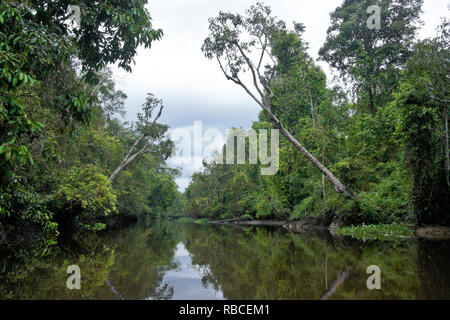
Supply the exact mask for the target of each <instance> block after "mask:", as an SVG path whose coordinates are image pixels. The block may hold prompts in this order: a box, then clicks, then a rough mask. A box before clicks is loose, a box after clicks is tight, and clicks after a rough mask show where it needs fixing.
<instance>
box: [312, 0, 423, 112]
mask: <svg viewBox="0 0 450 320" xmlns="http://www.w3.org/2000/svg"><path fill="white" fill-rule="evenodd" d="M422 4H423V0H382V1H373V0H364V1H361V0H345V1H344V3H343V4H342V5H341V6H339V7H338V8H336V10H335V11H334V12H332V13H331V26H330V27H329V29H328V31H327V39H326V41H325V43H324V45H323V46H322V48H321V49H320V51H319V55H320V56H321V59H322V60H324V61H326V62H328V63H329V64H330V66H331V67H332V68H334V69H336V70H338V71H339V72H340V74H341V76H342V77H344V78H349V79H350V80H352V81H353V83H352V84H353V89H354V92H355V94H356V95H357V96H358V98H359V103H360V104H361V107H363V108H362V109H363V110H368V111H370V112H371V113H372V114H373V115H374V114H375V113H376V112H377V110H378V108H380V107H382V106H383V105H384V104H386V102H388V101H390V95H391V93H392V92H393V91H394V90H395V88H396V84H397V81H398V80H399V78H398V76H399V70H400V69H401V68H403V67H404V66H405V64H406V61H407V59H408V58H409V57H411V56H412V54H413V51H414V49H413V40H414V37H415V32H416V30H417V27H418V26H417V24H418V22H419V19H420V13H421V12H422V11H421V7H422ZM371 5H378V6H379V7H380V9H381V12H380V14H381V26H380V29H379V30H377V29H369V28H368V27H367V20H368V19H369V17H370V14H368V13H367V9H368V8H369V6H371Z"/></svg>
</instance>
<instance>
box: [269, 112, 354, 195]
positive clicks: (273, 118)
mask: <svg viewBox="0 0 450 320" xmlns="http://www.w3.org/2000/svg"><path fill="white" fill-rule="evenodd" d="M264 110H265V112H266V114H267V116H268V117H269V119H270V121H271V122H272V124H273V125H274V126H275V128H277V129H279V130H280V131H281V133H282V134H283V136H284V137H285V138H286V139H287V140H288V141H289V142H290V143H292V144H293V145H294V147H295V148H296V149H297V150H299V151H300V152H301V153H303V155H304V156H305V157H306V158H308V160H309V161H311V162H312V163H313V164H314V165H315V166H316V167H317V168H318V169H319V170H320V171H322V173H323V174H324V175H325V176H326V177H327V179H328V180H329V181H330V182H331V183H332V184H333V185H334V189H335V190H336V192H340V193H343V194H345V195H351V194H350V192H349V191H348V190H347V188H346V187H345V186H344V185H343V184H342V182H340V181H339V179H338V178H336V177H335V176H334V174H333V173H331V171H330V170H328V169H327V168H326V167H325V166H324V165H323V164H322V163H320V161H319V160H317V159H316V158H315V157H314V156H313V155H312V154H311V153H310V152H309V151H308V150H307V149H306V148H305V147H303V146H302V145H301V143H300V142H298V140H297V139H295V137H294V136H293V135H292V134H291V133H290V132H289V131H288V130H286V128H285V127H284V126H283V124H282V123H281V122H280V120H278V118H277V117H276V116H275V115H274V114H273V113H272V112H271V111H270V109H269V108H264Z"/></svg>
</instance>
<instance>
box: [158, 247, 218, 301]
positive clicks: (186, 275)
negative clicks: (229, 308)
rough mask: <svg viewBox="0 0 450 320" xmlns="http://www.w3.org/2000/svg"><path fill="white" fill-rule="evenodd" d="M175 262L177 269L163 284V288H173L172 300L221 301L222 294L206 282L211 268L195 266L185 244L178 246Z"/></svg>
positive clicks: (169, 273) (171, 272)
mask: <svg viewBox="0 0 450 320" xmlns="http://www.w3.org/2000/svg"><path fill="white" fill-rule="evenodd" d="M174 262H175V263H176V264H177V266H178V267H177V268H176V269H173V270H169V271H168V272H167V273H166V274H165V276H164V278H163V280H162V282H163V283H164V285H163V286H169V287H170V288H172V291H173V293H174V294H173V296H172V299H176V300H205V299H208V300H220V299H223V295H222V292H221V291H220V290H216V289H215V288H214V287H213V286H212V285H211V284H210V283H209V282H208V281H204V279H205V277H204V276H205V275H207V274H209V273H210V272H211V271H210V270H209V266H199V265H193V264H192V259H191V257H190V253H189V251H187V250H186V247H185V246H184V244H183V243H181V242H180V243H179V244H178V245H177V249H176V251H175V257H174Z"/></svg>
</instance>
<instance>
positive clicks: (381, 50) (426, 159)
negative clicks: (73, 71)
mask: <svg viewBox="0 0 450 320" xmlns="http://www.w3.org/2000/svg"><path fill="white" fill-rule="evenodd" d="M371 4H373V1H356V0H345V1H344V2H343V4H342V5H341V6H340V7H338V8H337V9H336V10H335V11H334V12H333V13H331V26H330V28H329V29H328V34H327V38H326V42H325V43H324V44H323V46H322V48H321V49H320V52H319V56H320V59H321V60H322V61H325V62H327V63H328V64H329V65H330V66H331V67H332V69H334V70H335V71H337V72H338V74H339V75H340V76H341V78H340V79H341V81H340V83H343V84H345V85H344V86H342V85H341V86H340V85H339V84H338V83H336V82H334V84H333V85H331V86H330V83H333V82H331V81H327V80H329V79H327V78H326V75H325V73H324V72H323V70H322V69H321V68H320V67H319V66H318V65H317V64H316V63H315V61H314V60H313V59H312V57H311V56H310V55H309V54H308V53H307V49H308V44H307V43H306V42H305V41H304V40H303V33H304V32H305V28H304V26H303V25H302V24H299V23H294V30H289V29H288V28H287V27H286V24H285V23H284V22H283V21H278V20H276V19H277V18H276V17H274V16H273V15H271V12H270V8H268V7H265V6H263V5H262V4H257V5H256V6H252V7H251V8H250V9H249V10H248V11H247V13H246V15H245V16H243V15H239V14H236V15H233V14H231V13H220V14H219V16H218V17H217V18H215V19H211V20H210V31H211V36H210V37H209V38H207V40H205V45H204V48H206V49H205V50H204V51H205V54H206V56H207V58H211V57H213V56H214V57H217V58H220V57H222V56H224V55H225V54H226V53H227V52H231V54H230V55H229V56H227V58H228V59H229V60H230V59H233V58H235V57H237V56H239V52H241V53H242V58H241V59H239V58H236V59H235V61H233V63H234V64H231V63H230V64H228V65H227V67H229V68H230V70H231V71H230V76H227V77H228V79H229V80H232V81H234V82H235V83H237V84H239V85H241V83H240V78H239V77H238V76H237V73H238V72H239V71H240V68H241V66H242V65H243V64H245V62H246V61H247V57H249V56H250V54H251V52H250V49H249V48H252V46H254V43H252V42H251V41H247V40H245V39H240V38H239V36H240V33H238V32H235V30H236V29H238V27H242V28H241V29H239V30H240V31H239V32H245V31H246V32H248V34H250V36H255V38H256V43H257V44H258V45H259V44H261V45H264V39H265V40H266V41H267V43H268V44H267V50H270V52H271V54H272V56H273V57H274V60H275V64H274V68H275V69H274V74H275V76H274V81H272V82H271V85H270V88H267V87H266V85H265V83H263V81H261V79H263V80H264V79H266V78H264V76H260V81H261V83H262V84H263V86H264V87H265V88H266V90H265V94H266V95H272V97H271V98H272V100H271V105H270V109H271V110H269V111H270V112H272V113H273V114H275V116H276V117H278V119H279V120H280V122H281V123H282V124H283V125H284V127H286V128H287V129H288V130H289V131H290V133H291V134H292V135H293V136H294V137H295V138H296V139H297V140H298V141H300V142H301V143H302V144H303V145H304V146H305V147H306V148H307V149H308V150H309V151H310V152H311V153H312V154H313V155H314V156H315V157H316V158H317V159H318V160H319V161H321V162H322V163H323V165H325V166H326V167H327V168H328V169H330V170H331V171H332V172H333V173H334V175H335V176H336V177H338V178H339V179H340V180H341V182H342V183H343V184H344V185H345V186H346V187H347V189H349V190H350V191H351V193H352V195H351V196H350V197H349V196H346V195H343V194H339V193H337V192H335V190H334V188H333V185H332V184H331V183H329V182H328V181H327V180H326V179H325V178H324V176H323V175H322V173H321V172H320V171H319V170H318V169H317V168H316V167H315V166H313V165H312V163H311V162H309V161H308V159H307V158H306V157H304V156H303V155H302V154H300V153H299V152H298V151H297V150H296V149H295V147H294V146H293V145H292V144H291V143H290V142H289V141H287V139H283V138H282V137H281V138H280V139H281V141H280V152H279V157H280V158H279V171H278V173H277V174H276V175H274V176H262V175H260V168H259V167H260V166H261V165H259V166H255V165H250V164H244V165H222V164H218V163H217V161H210V162H205V163H204V168H203V170H202V171H201V172H199V173H196V174H194V175H193V176H192V181H191V184H190V185H189V187H188V188H187V190H186V192H185V194H186V199H187V211H188V212H189V214H190V215H191V216H193V217H199V218H200V217H201V218H215V219H220V218H222V219H223V218H247V219H293V220H294V219H301V218H303V217H307V216H317V215H321V214H328V215H331V216H333V217H334V218H335V219H338V220H341V221H343V222H346V223H353V224H357V223H366V224H378V223H383V224H391V223H403V224H418V225H423V224H450V210H449V209H450V206H449V199H450V194H449V191H450V188H449V186H450V184H449V151H448V115H449V108H448V105H449V92H448V88H449V74H450V72H449V71H450V70H449V65H450V64H449V60H450V51H449V44H450V42H449V41H450V38H449V35H450V29H449V22H448V21H446V20H444V21H442V24H441V25H440V27H439V29H438V30H437V34H436V36H435V37H433V38H431V39H426V40H419V39H418V38H417V31H418V27H419V25H420V20H419V18H420V13H421V6H422V4H423V1H422V0H389V1H387V0H386V1H381V2H380V6H381V17H382V19H381V29H379V30H376V29H373V30H371V29H369V28H368V27H367V24H366V21H367V18H368V14H367V12H366V10H367V8H368V6H369V5H371ZM221 28H222V29H221ZM266 29H268V30H266ZM217 30H222V31H223V32H222V33H220V32H218V31H217ZM261 30H262V31H261ZM264 30H266V32H264ZM264 37H265V38H264ZM242 38H243V36H242ZM259 40H261V41H259ZM239 41H242V42H239ZM245 41H247V42H245ZM239 43H243V44H242V45H241V46H239ZM235 47H237V49H236V50H235V51H232V50H233V48H235ZM255 47H256V46H255ZM230 48H231V49H230ZM227 50H228V51H227ZM230 57H231V58H230ZM253 66H254V65H250V66H249V69H250V71H252V70H253V69H252V67H253ZM220 67H222V71H224V69H225V67H224V66H223V65H220ZM233 68H234V69H233ZM255 69H256V68H255ZM269 71H270V70H269ZM224 72H225V71H224ZM233 72H234V73H233ZM255 83H256V81H255ZM241 86H242V85H241ZM263 98H264V97H263ZM264 107H265V106H263V109H264ZM267 114H268V112H266V110H263V111H261V113H260V116H259V119H258V120H257V121H255V122H254V123H253V129H255V130H258V129H269V128H272V123H271V121H270V120H269V118H268V116H267ZM223 151H224V152H225V151H226V146H225V147H224V149H223ZM224 152H223V153H224ZM219 156H221V155H219ZM246 159H248V150H247V158H246Z"/></svg>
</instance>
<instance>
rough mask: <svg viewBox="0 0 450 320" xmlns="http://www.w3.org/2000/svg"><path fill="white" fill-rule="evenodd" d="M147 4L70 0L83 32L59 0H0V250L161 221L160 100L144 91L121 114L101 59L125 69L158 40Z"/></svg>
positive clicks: (169, 187)
mask: <svg viewBox="0 0 450 320" xmlns="http://www.w3.org/2000/svg"><path fill="white" fill-rule="evenodd" d="M145 2H146V1H141V0H139V1H129V2H123V1H111V2H97V1H79V3H78V5H79V7H81V9H82V10H83V12H84V16H83V25H82V28H75V27H74V26H73V24H72V23H71V21H70V12H69V14H68V13H67V11H66V8H67V1H40V0H38V1H25V2H23V3H22V4H24V5H21V4H19V3H17V2H14V1H6V2H5V1H2V2H1V4H0V57H1V58H0V70H1V71H0V91H1V102H0V239H1V244H2V248H3V247H5V248H6V249H9V248H16V249H17V247H20V246H21V245H23V244H24V243H26V242H32V243H44V244H45V245H48V244H54V243H55V242H56V239H57V237H58V235H59V234H61V233H64V232H65V233H71V232H72V231H89V230H102V229H105V228H106V227H107V226H110V227H111V226H114V225H116V224H118V223H123V222H130V221H131V222H133V221H137V220H141V219H146V218H149V217H150V218H155V217H160V216H161V215H163V214H165V212H166V211H167V210H168V209H169V208H170V207H171V206H172V205H174V204H175V202H176V201H177V199H179V198H180V197H181V195H180V193H179V192H178V190H177V186H176V184H175V180H174V179H175V177H176V176H177V174H178V172H177V170H176V169H171V168H169V167H168V166H167V164H166V162H165V160H166V159H167V158H168V156H169V155H170V154H171V152H172V149H173V143H172V141H170V139H169V138H168V137H167V130H168V127H167V126H166V125H164V124H160V123H158V118H159V117H160V116H161V113H162V112H163V102H162V100H160V99H158V98H156V97H155V96H154V95H153V94H151V93H149V94H148V96H147V98H146V100H145V101H143V104H142V110H141V112H140V113H139V114H138V115H137V121H135V122H133V123H127V122H125V121H123V116H124V115H125V101H126V98H127V96H126V94H125V93H124V92H122V91H121V90H118V89H117V88H116V84H115V82H114V79H113V75H112V72H111V70H110V68H109V67H108V65H112V64H117V65H118V66H119V67H120V68H122V69H124V70H127V71H131V66H132V65H133V61H134V57H135V55H136V50H137V48H138V47H139V46H144V47H146V48H149V47H150V46H151V44H152V42H154V41H157V40H160V39H161V37H162V36H163V32H162V30H160V29H154V28H153V26H152V21H151V17H150V15H149V12H148V10H147V9H146V8H145V7H144V4H145ZM31 231H32V232H31Z"/></svg>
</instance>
